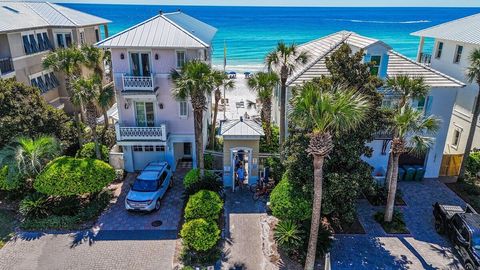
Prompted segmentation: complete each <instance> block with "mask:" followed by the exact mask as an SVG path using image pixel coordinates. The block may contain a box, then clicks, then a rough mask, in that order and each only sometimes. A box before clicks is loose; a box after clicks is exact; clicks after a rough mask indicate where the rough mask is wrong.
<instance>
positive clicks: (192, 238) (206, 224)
mask: <svg viewBox="0 0 480 270" xmlns="http://www.w3.org/2000/svg"><path fill="white" fill-rule="evenodd" d="M180 236H181V237H182V239H183V244H184V245H185V246H186V247H188V248H191V249H193V250H195V251H207V250H210V249H212V248H213V247H215V245H216V244H217V242H218V240H219V239H220V229H218V225H217V224H216V223H215V222H214V221H207V220H205V219H203V218H199V219H194V220H191V221H188V222H187V223H185V224H183V227H182V230H181V231H180Z"/></svg>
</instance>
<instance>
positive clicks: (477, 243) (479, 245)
mask: <svg viewBox="0 0 480 270" xmlns="http://www.w3.org/2000/svg"><path fill="white" fill-rule="evenodd" d="M472 247H473V248H474V249H476V250H480V235H474V236H473V239H472Z"/></svg>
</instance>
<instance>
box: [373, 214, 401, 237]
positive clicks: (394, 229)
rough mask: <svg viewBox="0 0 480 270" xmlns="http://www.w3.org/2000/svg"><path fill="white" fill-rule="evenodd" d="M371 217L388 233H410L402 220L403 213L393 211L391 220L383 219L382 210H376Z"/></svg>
mask: <svg viewBox="0 0 480 270" xmlns="http://www.w3.org/2000/svg"><path fill="white" fill-rule="evenodd" d="M373 218H374V219H375V220H376V221H377V222H378V223H379V224H380V225H381V226H382V228H383V230H384V231H385V232H386V233H388V234H410V231H409V230H408V228H407V224H405V221H404V220H403V214H401V213H400V212H394V214H393V219H392V222H389V223H386V222H384V221H383V211H381V212H377V213H376V214H375V215H374V216H373Z"/></svg>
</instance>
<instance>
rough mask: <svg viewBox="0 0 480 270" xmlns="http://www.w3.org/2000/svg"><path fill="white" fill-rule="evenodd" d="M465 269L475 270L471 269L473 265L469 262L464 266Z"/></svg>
mask: <svg viewBox="0 0 480 270" xmlns="http://www.w3.org/2000/svg"><path fill="white" fill-rule="evenodd" d="M465 269H466V270H475V268H474V267H473V265H472V264H471V263H470V262H467V263H466V264H465Z"/></svg>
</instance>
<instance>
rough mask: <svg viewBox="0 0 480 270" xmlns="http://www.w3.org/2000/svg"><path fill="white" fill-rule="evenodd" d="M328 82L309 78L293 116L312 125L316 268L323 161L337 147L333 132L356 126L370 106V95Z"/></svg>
mask: <svg viewBox="0 0 480 270" xmlns="http://www.w3.org/2000/svg"><path fill="white" fill-rule="evenodd" d="M325 86H326V85H325V84H324V85H319V84H315V83H312V82H307V83H306V84H305V85H303V86H302V88H301V89H298V90H297V91H295V93H294V97H293V99H292V105H293V110H292V114H291V116H292V119H294V121H295V123H296V124H297V125H298V126H299V127H301V128H305V129H307V130H309V129H312V130H313V132H312V133H311V134H310V144H309V146H308V149H306V151H307V153H308V154H309V155H312V156H313V166H314V196H313V209H312V224H311V229H310V238H309V242H308V252H307V258H306V261H305V269H306V270H313V268H314V263H315V254H316V247H317V240H318V229H319V226H320V213H321V203H322V182H323V164H324V159H325V157H326V156H327V155H328V154H329V153H330V152H331V150H332V149H333V140H332V135H334V134H338V133H339V132H340V131H347V130H352V129H355V128H356V127H357V126H358V125H359V124H360V123H361V122H362V121H363V120H364V117H365V116H366V115H367V113H368V110H369V109H370V104H369V102H368V99H367V98H366V97H365V96H363V95H361V94H359V93H357V92H356V91H354V90H350V89H341V88H335V89H329V88H325Z"/></svg>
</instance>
